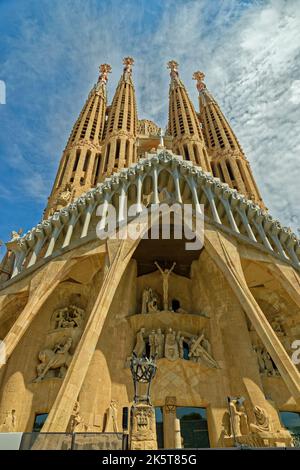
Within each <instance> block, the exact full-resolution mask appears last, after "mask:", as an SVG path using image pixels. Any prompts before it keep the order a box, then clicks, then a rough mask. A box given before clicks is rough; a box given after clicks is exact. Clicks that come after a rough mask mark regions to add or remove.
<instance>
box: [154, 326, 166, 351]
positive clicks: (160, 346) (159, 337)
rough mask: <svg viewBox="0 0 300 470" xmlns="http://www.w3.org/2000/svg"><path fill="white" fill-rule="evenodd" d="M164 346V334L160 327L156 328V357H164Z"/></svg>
mask: <svg viewBox="0 0 300 470" xmlns="http://www.w3.org/2000/svg"><path fill="white" fill-rule="evenodd" d="M164 346H165V335H164V334H163V333H162V331H161V329H160V328H158V330H157V333H156V335H155V354H156V357H157V359H161V358H162V357H164Z"/></svg>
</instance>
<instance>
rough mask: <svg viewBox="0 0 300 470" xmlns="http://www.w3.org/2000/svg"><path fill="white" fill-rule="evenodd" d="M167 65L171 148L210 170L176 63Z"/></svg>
mask: <svg viewBox="0 0 300 470" xmlns="http://www.w3.org/2000/svg"><path fill="white" fill-rule="evenodd" d="M167 67H168V68H169V69H170V76H171V83H170V91H169V123H168V132H169V134H170V135H172V136H173V150H174V152H175V153H178V154H180V155H182V156H183V157H184V158H185V159H186V160H190V161H192V162H193V163H195V164H196V165H200V166H201V167H202V168H203V169H204V170H206V171H210V163H209V158H208V154H207V152H206V149H205V142H204V139H203V135H202V131H201V128H200V123H199V120H198V118H197V115H196V111H195V108H194V106H193V103H192V102H191V100H190V98H189V96H188V93H187V91H186V89H185V86H184V84H183V82H182V81H181V80H180V78H179V72H178V63H177V62H176V61H175V60H170V61H169V62H168V64H167Z"/></svg>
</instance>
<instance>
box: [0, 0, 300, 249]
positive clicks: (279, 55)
mask: <svg viewBox="0 0 300 470" xmlns="http://www.w3.org/2000/svg"><path fill="white" fill-rule="evenodd" d="M299 31H300V9H299V0H286V1H284V0H269V1H267V0H266V1H260V0H252V1H250V0H223V1H218V0H214V1H211V0H182V1H181V0H164V1H158V0H140V1H139V0H131V1H130V0H122V1H119V0H112V1H110V2H107V1H104V0H72V1H71V0H0V44H1V50H0V80H2V81H4V82H5V84H6V104H5V105H4V104H0V239H2V240H4V241H6V240H7V239H8V237H9V233H10V231H11V230H12V229H14V230H18V229H19V228H20V227H23V229H24V230H25V231H27V230H28V229H30V228H31V227H32V226H34V225H35V224H36V223H37V222H38V221H39V220H40V217H41V214H42V211H43V209H44V207H45V205H46V200H47V196H48V195H49V193H50V190H51V185H52V182H53V180H54V177H55V173H56V169H57V166H58V162H59V159H60V156H61V153H62V150H63V148H64V146H65V143H66V140H67V138H68V135H69V132H70V130H71V128H72V125H73V123H74V121H75V119H76V118H77V115H78V113H79V112H80V109H81V107H82V105H83V103H84V101H85V99H86V96H87V94H88V92H89V89H90V88H91V86H92V85H93V83H94V82H95V80H96V79H97V73H98V66H99V64H100V63H103V62H108V63H110V64H111V65H112V68H113V73H112V74H111V76H110V81H109V86H108V92H109V98H110V99H111V98H112V95H113V93H114V90H115V87H116V84H117V81H118V79H119V76H120V73H121V71H122V57H123V56H125V55H132V56H133V57H134V58H135V66H134V81H135V86H136V93H137V100H138V114H139V117H140V118H149V119H152V120H154V121H155V122H156V123H157V124H159V125H160V126H162V127H164V126H165V124H166V121H167V111H168V83H169V75H168V71H167V69H166V62H167V61H168V60H169V59H175V60H177V61H178V62H179V64H180V74H181V77H182V79H183V81H184V82H185V85H186V87H187V89H188V90H189V92H190V96H191V98H192V99H193V101H194V103H195V106H197V93H196V89H195V83H194V82H193V81H192V73H193V72H194V71H195V70H198V69H200V70H203V71H204V72H205V74H206V84H207V86H208V88H209V89H210V91H211V92H212V93H213V94H214V96H215V97H216V99H217V100H218V101H219V104H220V105H221V108H222V109H223V111H224V113H225V114H226V116H227V117H228V118H229V120H230V122H231V123H232V126H233V128H234V130H235V132H236V134H237V136H238V138H239V140H240V142H241V144H242V145H243V147H244V149H245V152H246V154H247V156H248V158H249V160H250V162H251V164H252V168H253V171H254V175H255V177H256V180H257V182H258V185H259V187H260V189H261V192H262V195H263V197H264V200H265V202H266V204H267V206H268V207H269V210H270V213H271V214H272V215H273V216H275V217H278V218H279V219H280V220H281V222H282V223H283V224H285V225H291V226H292V227H293V229H294V230H297V229H298V228H299V227H300V209H299V184H300V47H299V46H300V34H299ZM3 253H4V248H2V249H0V256H1V254H3Z"/></svg>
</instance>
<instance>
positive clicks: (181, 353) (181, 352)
mask: <svg viewBox="0 0 300 470" xmlns="http://www.w3.org/2000/svg"><path fill="white" fill-rule="evenodd" d="M184 339H185V338H184V336H182V335H181V331H178V333H177V335H176V340H177V343H178V348H179V357H180V359H183V356H184V349H183V341H184Z"/></svg>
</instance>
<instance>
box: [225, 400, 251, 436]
mask: <svg viewBox="0 0 300 470" xmlns="http://www.w3.org/2000/svg"><path fill="white" fill-rule="evenodd" d="M229 410H230V423H231V433H232V435H233V436H235V437H240V436H242V435H244V434H247V432H248V418H247V415H246V412H245V408H244V406H243V404H242V403H241V400H239V399H231V400H230V401H229ZM242 430H243V432H242Z"/></svg>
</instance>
